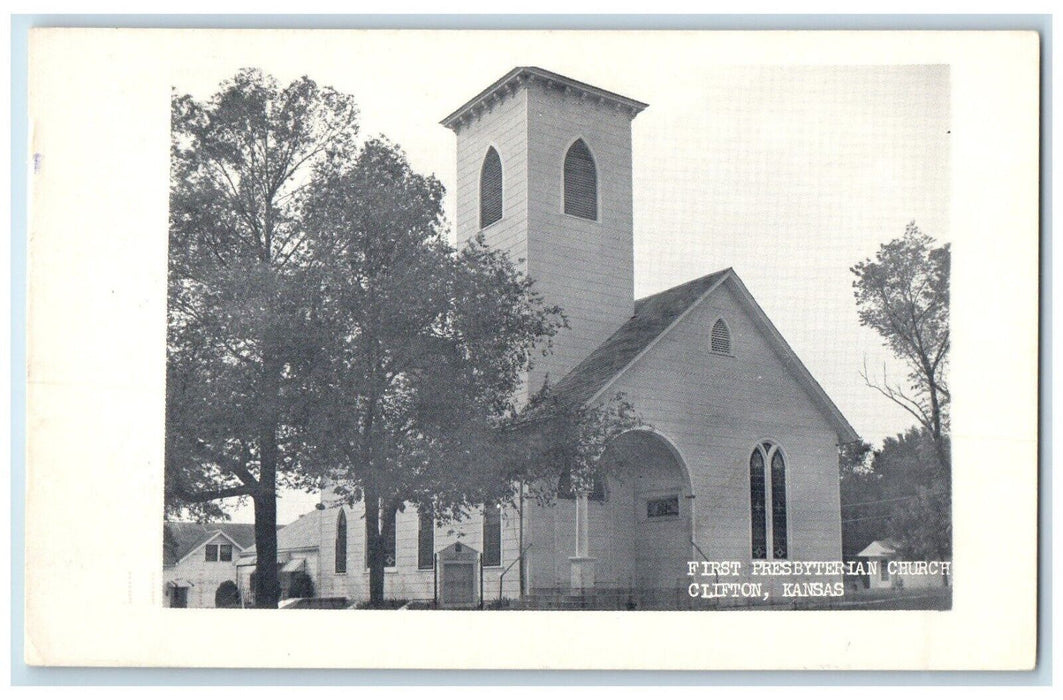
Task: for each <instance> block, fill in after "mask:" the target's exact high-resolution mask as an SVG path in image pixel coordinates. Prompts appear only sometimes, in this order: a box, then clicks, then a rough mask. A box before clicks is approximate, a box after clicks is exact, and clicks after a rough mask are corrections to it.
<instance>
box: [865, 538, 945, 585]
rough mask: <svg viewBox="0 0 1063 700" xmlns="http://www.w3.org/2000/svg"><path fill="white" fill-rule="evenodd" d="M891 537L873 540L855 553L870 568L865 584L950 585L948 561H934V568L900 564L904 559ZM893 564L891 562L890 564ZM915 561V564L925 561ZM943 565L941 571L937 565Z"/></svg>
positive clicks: (940, 566) (940, 567) (922, 564)
mask: <svg viewBox="0 0 1063 700" xmlns="http://www.w3.org/2000/svg"><path fill="white" fill-rule="evenodd" d="M898 550H899V548H898V546H897V543H896V542H894V541H893V540H888V539H887V540H875V541H874V542H872V543H871V544H869V545H868V546H867V547H865V548H864V549H862V550H861V551H860V553H859V554H857V555H856V556H858V557H861V558H863V559H867V561H868V564H869V565H870V566H871V567H872V568H873V570H872V571H871V572H870V573H869V574H868V588H871V589H883V588H906V589H915V588H945V587H951V586H952V574H951V566H952V563H951V561H950V562H934V565H935V567H934V570H933V571H927V572H921V571H918V570H913V567H912V566H911V565H908V566H901V562H902V561H903V560H904V558H903V557H901V556H900V555H899V553H898ZM891 564H893V566H891ZM927 564H928V563H927V562H917V563H916V566H924V565H927ZM942 568H944V572H943V571H940V570H939V569H942Z"/></svg>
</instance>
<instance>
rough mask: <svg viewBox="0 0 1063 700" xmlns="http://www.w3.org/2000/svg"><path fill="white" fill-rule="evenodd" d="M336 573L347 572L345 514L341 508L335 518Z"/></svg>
mask: <svg viewBox="0 0 1063 700" xmlns="http://www.w3.org/2000/svg"><path fill="white" fill-rule="evenodd" d="M336 573H337V574H345V573H347V514H346V513H345V512H344V510H343V508H340V514H339V517H337V518H336Z"/></svg>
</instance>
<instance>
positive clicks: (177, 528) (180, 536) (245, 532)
mask: <svg viewBox="0 0 1063 700" xmlns="http://www.w3.org/2000/svg"><path fill="white" fill-rule="evenodd" d="M219 532H220V533H221V534H223V535H225V536H226V537H228V538H229V539H230V540H232V542H233V544H235V545H236V546H237V547H238V548H239V549H240V550H244V549H247V548H248V547H250V546H251V545H253V544H254V543H255V526H254V525H252V524H250V523H169V522H168V523H163V534H162V542H163V544H162V565H163V566H173V565H174V564H176V563H177V562H179V561H181V560H182V559H184V558H185V557H187V556H188V555H189V554H191V553H192V552H193V551H195V550H196V549H198V548H199V547H200V546H201V545H204V544H206V543H207V542H209V541H210V540H212V539H213V538H214V537H215V536H216V535H217V534H218V533H219Z"/></svg>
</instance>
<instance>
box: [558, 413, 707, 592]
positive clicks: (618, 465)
mask: <svg viewBox="0 0 1063 700" xmlns="http://www.w3.org/2000/svg"><path fill="white" fill-rule="evenodd" d="M602 462H603V464H602V471H603V472H604V473H605V474H606V475H607V476H606V478H605V489H604V494H603V495H604V498H600V499H599V500H597V502H596V501H595V500H594V499H588V498H587V495H584V496H583V497H582V498H581V500H582V503H579V502H578V503H577V507H576V511H575V512H576V523H575V525H576V528H577V551H576V556H574V557H571V558H570V559H571V562H572V567H573V577H572V586H573V588H596V589H629V590H630V589H637V590H642V591H651V590H654V591H669V592H671V591H675V590H677V586H680V587H681V586H682V585H684V580H685V577H686V562H687V561H689V560H690V558H691V550H692V545H691V540H692V533H693V522H694V512H693V510H694V508H693V490H692V487H691V481H690V475H689V473H688V471H687V468H686V465H685V463H684V461H683V458H682V456H681V455H680V454H679V451H678V450H677V449H676V448H675V446H674V445H673V444H672V443H671V441H670V440H668V439H667V438H666V437H665V436H663V435H661V434H660V433H658V432H656V431H654V430H650V429H638V430H631V431H628V432H626V433H624V434H623V435H621V436H619V437H618V438H616V439H615V440H614V441H613V442H612V444H610V445H609V447H608V448H607V449H606V451H605V453H604V454H603V455H602ZM583 509H586V510H583ZM581 513H583V514H585V515H583V516H582V517H581ZM581 540H582V541H583V542H586V545H585V546H584V547H583V548H582V551H580V550H581V548H580V542H581ZM588 570H589V571H591V572H592V573H591V574H590V575H589V576H588V574H587V571H588ZM591 577H592V578H591ZM581 583H582V585H581Z"/></svg>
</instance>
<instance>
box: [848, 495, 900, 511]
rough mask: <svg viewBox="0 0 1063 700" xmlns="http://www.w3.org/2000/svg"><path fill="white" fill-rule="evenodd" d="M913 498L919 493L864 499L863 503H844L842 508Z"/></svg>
mask: <svg viewBox="0 0 1063 700" xmlns="http://www.w3.org/2000/svg"><path fill="white" fill-rule="evenodd" d="M913 498H919V496H918V494H912V495H911V496H897V497H896V498H884V499H882V500H881V501H864V502H863V503H843V504H842V508H855V507H856V506H873V505H875V504H877V503H892V502H893V501H910V500H911V499H913Z"/></svg>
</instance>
